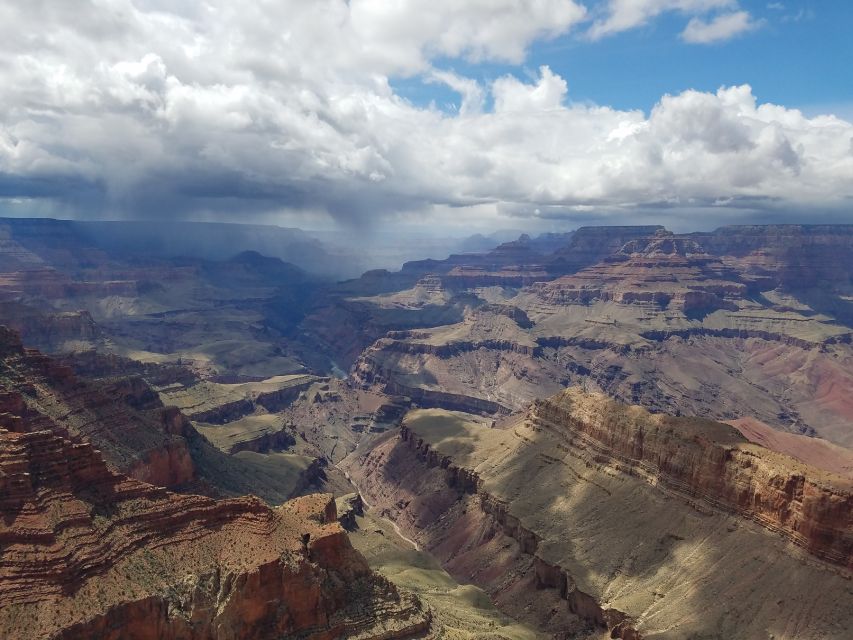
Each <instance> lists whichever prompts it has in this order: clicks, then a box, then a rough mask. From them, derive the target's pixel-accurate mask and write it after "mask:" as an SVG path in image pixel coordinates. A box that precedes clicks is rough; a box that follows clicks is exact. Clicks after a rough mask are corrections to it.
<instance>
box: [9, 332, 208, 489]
mask: <svg viewBox="0 0 853 640" xmlns="http://www.w3.org/2000/svg"><path fill="white" fill-rule="evenodd" d="M0 391H2V392H3V393H4V397H5V398H6V400H5V402H4V410H5V411H6V413H5V414H4V415H3V417H2V419H0V425H2V426H4V427H6V428H7V429H10V430H12V431H20V430H32V429H34V428H42V427H47V428H59V427H58V426H57V424H61V428H62V429H65V430H67V431H68V432H69V433H70V435H71V436H72V437H74V438H78V439H85V440H87V441H89V442H92V443H94V444H95V445H96V446H97V447H98V448H99V449H100V450H101V451H102V452H103V455H104V458H105V459H106V461H107V462H108V463H109V464H111V465H112V466H113V467H114V468H116V469H118V470H121V471H123V472H124V473H126V474H128V475H130V476H131V477H134V478H137V479H139V480H143V481H145V482H150V483H152V484H156V485H159V486H164V487H178V486H181V485H184V484H187V483H190V482H192V481H193V480H194V479H195V469H194V465H193V461H192V459H191V457H190V452H189V449H188V446H187V441H186V439H185V438H184V433H183V427H184V423H183V422H182V421H181V420H180V419H178V420H177V421H176V418H175V415H174V412H172V411H170V410H169V409H167V408H166V407H164V406H163V404H162V403H161V402H160V400H159V399H158V397H157V395H156V393H154V392H153V391H152V390H151V388H150V387H149V386H148V385H147V384H146V383H145V382H143V381H142V379H141V378H138V377H131V378H115V379H111V380H102V381H101V382H99V383H98V384H97V385H95V384H92V383H89V382H86V381H84V380H82V379H79V378H77V376H76V375H75V374H74V372H73V371H72V369H71V367H69V366H68V365H65V364H62V363H60V362H58V361H56V360H53V359H51V358H49V357H47V356H44V355H42V354H41V353H39V352H38V351H35V350H32V349H25V348H24V347H23V346H22V345H21V342H20V339H19V337H18V336H17V334H16V333H15V332H13V331H11V330H9V329H6V328H5V327H0Z"/></svg>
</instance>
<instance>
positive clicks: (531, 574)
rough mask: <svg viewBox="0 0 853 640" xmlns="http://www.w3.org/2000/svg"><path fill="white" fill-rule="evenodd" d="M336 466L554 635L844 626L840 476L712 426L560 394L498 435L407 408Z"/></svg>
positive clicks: (749, 634) (846, 484) (845, 493)
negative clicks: (398, 420) (586, 630)
mask: <svg viewBox="0 0 853 640" xmlns="http://www.w3.org/2000/svg"><path fill="white" fill-rule="evenodd" d="M345 467H346V468H347V470H348V471H349V473H350V475H351V476H352V477H353V479H354V481H355V482H356V484H357V486H358V487H359V489H360V491H361V492H362V495H364V497H365V500H366V501H367V502H368V503H369V504H371V505H373V506H374V508H376V509H379V510H380V511H381V512H382V513H385V514H386V515H388V516H389V517H391V518H393V519H394V520H395V522H396V523H397V525H398V526H399V527H400V529H401V530H402V531H403V532H404V533H405V535H407V536H409V537H411V538H413V539H414V540H415V541H417V542H418V543H419V544H422V545H423V546H424V547H426V548H427V549H429V550H430V551H431V552H432V553H433V554H434V555H436V557H438V558H439V559H440V560H441V561H442V563H443V564H444V566H445V567H446V568H447V569H448V571H450V572H451V573H452V574H453V575H454V576H456V577H457V579H465V580H469V581H471V582H474V583H475V584H478V585H479V586H481V587H483V588H484V589H485V590H486V591H487V592H488V593H489V594H490V595H491V596H492V598H493V599H494V601H495V602H496V604H498V606H500V607H501V608H503V609H504V610H505V611H507V612H508V613H510V614H511V615H516V616H518V617H520V618H521V619H526V620H528V621H530V622H533V623H536V624H538V625H539V626H540V627H541V628H543V629H545V630H547V631H548V632H550V633H557V634H559V633H563V634H564V635H563V636H561V637H566V638H569V637H574V636H573V634H576V633H579V632H580V630H581V627H579V626H578V625H579V624H581V623H582V622H585V623H586V624H588V625H592V626H594V627H601V628H606V629H608V631H609V633H610V634H611V636H612V637H618V638H628V639H632V640H633V639H637V638H644V637H649V638H650V637H654V638H666V639H670V638H671V639H673V640H675V639H682V638H685V637H693V636H695V637H703V638H718V639H720V640H722V639H728V638H732V637H738V638H766V637H767V636H768V634H770V633H772V634H773V635H774V637H776V638H779V639H782V638H785V639H789V640H803V639H805V638H810V639H813V640H818V639H820V640H826V639H828V638H837V639H839V640H840V639H841V638H844V637H845V634H846V629H848V628H849V626H848V625H849V624H851V623H853V620H851V614H850V612H851V611H853V609H851V605H853V600H851V596H850V592H849V589H848V588H847V583H848V582H849V578H850V575H851V573H850V572H851V568H853V567H851V549H853V545H851V535H852V534H853V523H851V512H853V510H851V481H850V479H849V478H847V477H843V476H838V475H835V474H833V473H830V472H825V471H822V470H820V469H817V468H814V467H810V466H808V465H804V464H802V463H800V462H798V461H796V460H794V459H792V458H789V457H787V456H784V455H782V454H779V453H775V452H773V451H769V450H767V449H764V448H763V447H760V446H758V445H755V444H751V443H749V442H747V441H746V439H745V438H743V437H742V436H741V435H740V433H738V432H737V431H736V430H735V429H733V428H731V427H729V426H728V425H723V424H720V423H716V422H712V421H708V420H698V419H694V418H672V417H669V416H664V415H653V414H649V413H648V412H646V411H644V410H643V409H640V408H639V407H630V406H625V405H620V404H618V403H616V402H613V401H610V400H609V399H607V398H606V397H604V396H602V395H598V394H586V393H583V392H581V391H578V390H569V391H566V392H563V393H561V394H558V395H557V396H555V397H553V398H551V399H549V400H546V401H541V402H538V403H536V404H534V405H533V406H532V407H531V409H530V411H529V412H528V413H527V414H525V415H523V416H518V417H516V418H509V419H505V420H503V421H501V423H499V424H498V427H497V428H495V427H492V428H490V427H489V423H488V421H483V420H482V419H480V418H475V417H474V416H468V417H465V415H464V414H458V413H453V412H441V411H436V410H422V411H415V412H413V413H411V414H409V416H407V418H406V419H405V421H404V424H403V427H402V428H401V430H400V433H399V437H397V438H394V437H392V436H390V435H389V437H387V438H386V439H384V440H380V441H379V442H377V443H376V444H375V445H374V446H373V449H372V450H369V451H363V452H357V453H356V454H354V456H353V457H352V458H351V459H350V460H347V461H346V463H345ZM413 468H418V469H419V471H418V472H417V473H413V472H412V469H413ZM720 566H725V567H726V569H725V571H720V570H719V567H720ZM715 567H716V569H715ZM531 589H533V590H537V589H538V590H539V592H538V593H539V595H537V596H535V597H532V598H531V597H530V590H531ZM534 593H535V591H534ZM827 593H833V594H836V596H835V597H833V598H829V599H827V598H825V597H824V596H823V595H821V594H827ZM536 598H538V601H537V600H536ZM539 601H541V602H539ZM772 603H796V604H791V605H790V606H788V608H787V609H786V608H784V607H783V608H779V605H778V604H773V605H772V606H770V605H771V604H772ZM571 616H575V617H576V619H575V620H574V621H573V619H572V617H571ZM578 619H579V620H578ZM581 626H582V624H581Z"/></svg>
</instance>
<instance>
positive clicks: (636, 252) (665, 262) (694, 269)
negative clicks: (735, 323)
mask: <svg viewBox="0 0 853 640" xmlns="http://www.w3.org/2000/svg"><path fill="white" fill-rule="evenodd" d="M535 290H536V291H537V293H538V295H539V296H540V297H541V299H542V300H543V301H544V302H546V303H548V304H553V305H560V304H590V303H593V302H596V301H605V302H606V301H613V302H616V303H621V304H641V305H648V306H651V307H654V308H662V309H668V308H672V309H678V310H680V311H682V312H684V313H686V314H690V313H693V312H696V311H703V312H711V311H714V310H716V309H729V310H734V309H736V306H735V305H734V304H732V301H731V300H732V299H737V298H743V296H744V295H745V294H746V292H747V286H746V285H745V284H743V283H741V282H738V281H737V275H736V273H734V271H733V270H732V269H731V268H728V267H726V266H725V265H724V264H723V263H722V261H720V260H719V259H718V258H715V257H713V256H711V255H709V254H708V253H706V252H705V250H704V249H703V248H702V247H701V246H700V245H699V244H698V243H697V242H695V241H694V240H690V239H686V238H680V237H675V236H673V235H672V234H667V233H666V232H658V233H657V234H656V235H655V236H652V237H649V238H643V239H638V240H632V241H631V242H628V243H626V244H625V245H624V246H623V247H622V248H621V249H620V250H619V251H618V252H616V253H615V254H614V255H612V256H610V257H609V258H607V259H606V260H605V261H603V262H601V263H599V264H598V265H595V266H592V267H587V268H586V269H583V270H581V271H580V272H578V273H576V274H574V275H570V276H564V277H562V278H558V279H556V280H553V281H551V282H547V283H543V284H540V285H537V286H536V287H535Z"/></svg>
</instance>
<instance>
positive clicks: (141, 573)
mask: <svg viewBox="0 0 853 640" xmlns="http://www.w3.org/2000/svg"><path fill="white" fill-rule="evenodd" d="M0 603H2V606H0V637H3V638H6V639H8V640H16V639H21V640H23V639H24V638H68V639H70V638H93V637H97V638H104V639H115V640H118V639H119V638H121V639H122V640H125V639H140V640H142V639H152V640H153V639H155V638H156V639H160V640H163V639H170V638H182V639H199V640H200V639H203V638H257V639H261V638H279V637H283V636H286V637H294V636H298V637H300V638H311V639H316V640H321V639H322V640H326V639H331V638H339V637H352V638H365V639H367V638H376V639H379V638H399V637H404V636H406V635H409V634H411V633H414V632H418V631H422V630H424V629H425V628H426V627H427V626H428V624H429V619H428V615H427V614H425V613H423V611H422V610H421V609H420V606H419V604H418V602H417V601H416V600H415V599H413V598H412V597H409V596H406V595H401V594H400V593H398V592H397V591H396V589H395V588H394V587H393V586H392V585H391V584H390V583H388V582H387V581H385V580H383V579H382V578H380V577H378V576H377V575H374V574H373V573H372V572H371V571H370V570H369V568H368V567H367V564H366V563H365V561H364V559H363V558H362V557H361V556H360V555H359V554H358V553H357V552H355V551H354V550H353V549H352V547H351V546H350V544H349V540H348V538H347V536H346V534H345V532H344V531H343V529H341V527H340V525H339V524H338V523H337V522H336V521H335V513H334V501H333V500H332V498H331V496H324V495H315V496H309V497H306V498H301V499H298V500H295V501H291V502H289V503H286V504H284V505H283V506H281V507H279V508H276V509H270V508H268V507H266V506H265V505H264V504H263V503H262V502H261V501H260V500H258V499H257V498H254V497H246V498H239V499H232V500H222V501H216V500H212V499H209V498H204V497H200V496H191V495H178V494H173V493H170V492H168V491H166V490H165V489H162V488H158V487H154V486H151V485H149V484H145V483H143V482H139V481H137V480H134V479H131V478H128V477H127V476H123V475H119V474H116V473H114V472H112V471H110V470H109V469H108V467H107V465H106V464H105V463H104V461H103V459H102V458H101V456H100V455H99V453H98V452H97V451H96V450H95V449H93V448H92V446H91V445H89V444H86V443H74V442H71V441H70V440H69V439H68V438H66V437H64V435H63V434H62V433H60V432H58V431H52V430H42V431H35V432H28V433H14V432H11V431H8V430H5V429H0Z"/></svg>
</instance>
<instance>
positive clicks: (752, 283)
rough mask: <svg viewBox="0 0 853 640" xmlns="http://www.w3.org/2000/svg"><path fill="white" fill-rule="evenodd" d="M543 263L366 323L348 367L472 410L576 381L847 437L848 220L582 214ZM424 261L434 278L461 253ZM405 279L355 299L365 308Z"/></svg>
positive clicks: (851, 292)
mask: <svg viewBox="0 0 853 640" xmlns="http://www.w3.org/2000/svg"><path fill="white" fill-rule="evenodd" d="M493 253H494V252H493ZM507 254H508V255H515V256H516V257H517V256H518V255H519V253H518V251H515V252H513V251H508V252H507ZM490 255H491V254H490ZM828 256H831V258H830V257H828ZM569 258H571V260H573V261H571V260H569ZM483 259H485V258H483ZM560 260H563V264H562V266H560V267H558V266H555V265H556V264H557V263H558V262H559V261H560ZM475 262H476V261H475V260H474V259H473V258H469V263H470V264H471V265H474V264H475ZM540 263H541V264H543V265H544V266H545V268H546V270H547V271H548V274H549V279H547V280H545V281H539V282H535V283H533V284H531V285H529V286H525V287H521V288H518V285H509V284H506V285H504V286H499V285H498V284H494V286H491V287H483V286H479V285H480V284H481V283H477V282H474V283H472V285H471V286H469V287H468V288H458V289H457V290H456V298H455V299H456V300H457V301H460V300H463V299H465V300H466V305H467V307H466V309H465V312H464V315H463V317H462V318H461V319H457V320H454V321H452V322H448V323H445V324H443V325H441V326H422V327H419V328H417V329H411V328H408V327H403V326H398V327H396V329H392V330H389V331H387V332H385V333H384V334H383V335H382V336H378V337H377V339H376V340H375V341H374V342H373V344H372V345H370V346H369V347H367V348H366V349H364V350H363V351H362V353H361V354H360V356H359V357H358V358H357V359H356V360H355V362H354V365H353V368H352V372H353V374H354V377H355V379H356V380H357V381H359V382H362V383H364V384H367V385H369V386H372V387H374V386H375V387H378V388H380V389H388V390H393V392H394V393H403V394H406V395H409V396H410V397H412V398H413V399H415V401H416V402H421V403H422V405H423V406H436V407H444V408H451V409H461V410H466V411H473V412H483V411H486V412H488V411H494V412H500V411H503V410H506V409H510V410H521V409H522V408H523V407H525V406H526V405H527V404H528V403H529V402H530V401H531V400H533V399H534V398H537V397H546V396H548V395H550V394H552V393H555V392H556V391H557V390H558V389H559V388H561V387H564V386H567V385H571V384H580V383H584V384H589V385H592V386H593V388H595V389H596V390H600V391H604V392H606V393H607V394H608V395H610V396H611V397H614V398H616V399H619V400H621V401H625V402H631V403H635V404H642V405H643V406H646V407H648V408H651V409H654V410H656V411H662V412H668V413H673V414H677V413H685V414H691V415H700V416H704V417H708V418H712V419H717V420H729V419H734V418H737V417H740V416H744V415H750V416H754V417H755V418H757V419H759V420H761V421H762V422H765V423H766V424H768V425H771V426H772V427H773V428H776V429H779V430H782V431H787V432H790V433H795V434H806V435H818V436H820V437H822V438H825V439H827V440H830V441H831V442H833V443H835V444H839V445H842V446H851V444H853V431H851V430H850V428H849V425H850V420H851V418H853V402H851V400H850V399H849V398H851V397H853V374H851V372H853V347H851V343H853V313H851V310H853V307H851V303H850V300H853V283H851V279H850V276H851V274H850V273H849V272H850V271H851V268H850V267H849V265H850V264H853V227H850V226H848V225H839V226H831V227H821V226H815V227H808V226H798V225H783V226H779V227H773V226H767V227H743V228H741V227H737V228H723V229H719V230H717V231H714V232H710V233H694V234H672V233H669V232H667V231H665V230H663V229H661V228H656V227H646V228H636V227H627V228H605V227H601V228H591V227H590V228H584V229H581V230H579V231H578V232H576V233H575V234H574V235H573V236H572V237H571V239H570V241H569V244H568V246H566V247H564V248H563V249H560V250H558V251H556V252H555V253H554V254H553V255H551V256H547V260H540ZM508 264H511V263H503V264H502V265H500V268H501V269H506V268H508V266H507V265H508ZM516 264H519V263H516ZM432 266H433V268H434V271H435V273H439V274H440V275H438V276H436V278H438V279H439V280H441V281H442V282H445V281H446V279H447V276H448V275H449V273H450V272H451V271H452V270H453V269H455V268H459V267H460V264H454V265H453V266H450V267H449V268H448V269H447V270H445V271H442V270H441V269H439V268H438V265H435V264H434V265H432ZM445 266H448V265H445ZM477 268H480V267H477ZM564 273H567V274H568V275H562V274H564ZM795 274H799V275H795ZM459 282H460V283H461V282H462V281H461V280H460V281H459ZM443 286H446V285H443ZM460 286H461V285H460ZM404 293H405V292H400V293H398V294H394V295H389V294H384V295H383V296H376V297H374V298H361V299H360V303H361V304H362V305H364V307H365V314H366V316H367V317H370V315H371V314H372V313H375V314H378V313H379V311H380V310H381V311H383V312H384V311H385V309H386V308H387V306H388V304H389V301H391V300H398V299H400V298H401V297H404V295H403V294H404ZM407 295H408V294H407ZM466 296H467V298H466ZM370 304H372V305H373V306H374V310H373V311H372V312H371V311H369V305H370ZM383 305H384V306H383ZM433 308H435V307H433ZM439 308H441V307H439ZM444 308H445V309H446V308H447V307H444ZM507 309H514V310H517V311H516V312H513V313H512V314H509V313H507V312H506V310H507ZM437 393H439V394H440V393H443V394H450V395H449V396H442V395H436V394H437ZM420 397H423V400H420V399H419V398H420ZM460 400H465V403H464V404H463V402H460Z"/></svg>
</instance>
